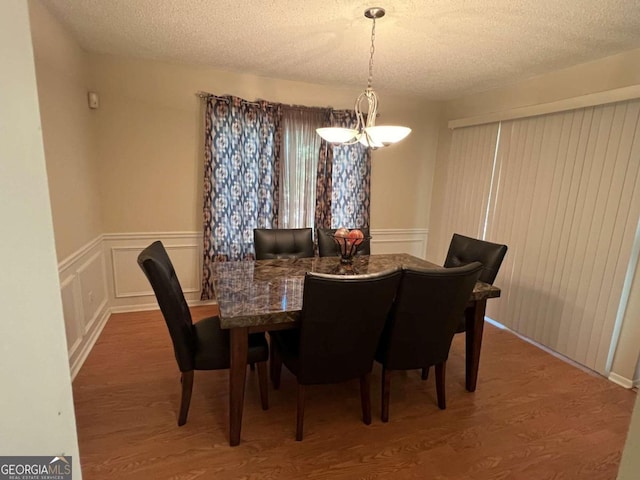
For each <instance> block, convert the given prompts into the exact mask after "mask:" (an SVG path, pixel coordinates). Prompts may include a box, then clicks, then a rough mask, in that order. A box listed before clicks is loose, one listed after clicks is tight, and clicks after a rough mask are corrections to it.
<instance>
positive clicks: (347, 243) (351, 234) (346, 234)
mask: <svg viewBox="0 0 640 480" xmlns="http://www.w3.org/2000/svg"><path fill="white" fill-rule="evenodd" d="M370 239H371V237H365V235H364V233H362V231H361V230H358V229H357V228H354V229H353V230H349V229H348V228H345V227H340V228H338V229H337V230H336V233H334V235H333V240H334V241H335V242H336V245H337V246H338V252H339V253H340V266H339V268H338V272H337V273H346V274H354V273H358V272H357V271H356V270H355V269H354V267H353V256H354V255H355V254H356V252H357V251H358V249H359V248H360V247H361V246H362V245H363V244H364V242H365V241H369V240H370Z"/></svg>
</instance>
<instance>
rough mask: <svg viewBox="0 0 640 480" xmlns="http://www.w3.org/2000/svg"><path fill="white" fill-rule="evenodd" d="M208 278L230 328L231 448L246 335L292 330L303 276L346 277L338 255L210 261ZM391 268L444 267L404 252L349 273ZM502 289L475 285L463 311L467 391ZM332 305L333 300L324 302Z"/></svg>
mask: <svg viewBox="0 0 640 480" xmlns="http://www.w3.org/2000/svg"><path fill="white" fill-rule="evenodd" d="M210 268H211V271H210V273H211V277H210V278H211V279H212V282H213V289H214V292H215V298H216V301H217V303H218V308H219V311H220V313H219V315H220V326H221V327H222V328H223V329H228V330H229V336H230V342H231V345H230V351H231V364H230V370H229V444H230V445H231V446H236V445H239V444H240V433H241V428H242V412H243V407H244V392H245V381H246V371H247V351H248V336H249V334H250V333H257V332H268V331H272V330H281V329H290V328H296V327H297V325H298V323H299V317H300V312H301V310H302V293H303V287H304V277H305V274H306V273H307V272H318V273H329V274H331V273H334V274H344V273H345V266H344V265H342V264H341V263H340V258H339V257H310V258H294V259H272V260H256V261H252V260H246V261H230V262H214V263H213V264H212V265H211V267H210ZM393 268H444V267H441V266H439V265H436V264H434V263H431V262H428V261H426V260H423V259H421V258H418V257H416V256H413V255H409V254H406V253H402V254H381V255H359V256H355V257H354V258H353V263H352V265H350V266H348V271H347V272H346V273H347V274H352V275H358V274H371V273H378V272H382V271H385V270H389V269H393ZM499 296H500V289H499V288H498V287H495V286H493V285H489V284H487V283H483V282H477V283H476V285H475V288H474V289H473V293H472V294H471V297H470V298H469V303H468V305H467V309H466V311H465V318H466V330H465V331H466V372H465V377H466V381H465V383H466V389H467V390H468V391H470V392H473V391H475V390H476V384H477V379H478V365H479V362H480V350H481V347H482V331H483V328H484V315H485V309H486V304H487V299H489V298H495V297H499ZM327 301H331V299H327Z"/></svg>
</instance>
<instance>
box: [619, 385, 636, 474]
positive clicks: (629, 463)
mask: <svg viewBox="0 0 640 480" xmlns="http://www.w3.org/2000/svg"><path fill="white" fill-rule="evenodd" d="M638 452H640V396H639V397H638V398H636V405H635V407H634V409H633V414H632V416H631V425H630V426H629V433H628V434H627V443H625V445H624V451H623V452H622V460H621V461H620V470H619V471H618V480H636V479H637V478H638V472H640V455H638Z"/></svg>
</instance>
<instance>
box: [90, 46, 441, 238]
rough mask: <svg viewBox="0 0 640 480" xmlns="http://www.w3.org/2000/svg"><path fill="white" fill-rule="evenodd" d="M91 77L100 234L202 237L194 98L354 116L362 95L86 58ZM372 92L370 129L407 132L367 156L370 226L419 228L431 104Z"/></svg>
mask: <svg viewBox="0 0 640 480" xmlns="http://www.w3.org/2000/svg"><path fill="white" fill-rule="evenodd" d="M91 71H92V75H93V84H94V85H95V88H96V89H97V91H98V92H99V94H100V100H101V106H100V109H99V110H98V111H97V112H95V113H96V116H95V118H96V128H97V130H96V133H97V151H98V159H99V165H100V167H99V168H100V188H101V196H102V218H103V220H104V231H105V232H107V233H114V232H155V231H194V230H200V229H201V228H202V227H201V224H202V213H201V209H202V172H203V168H204V167H203V153H202V151H203V146H202V145H203V140H202V111H201V101H200V99H198V98H197V97H196V95H195V93H196V92H197V91H201V90H202V91H208V92H211V93H215V94H218V95H223V94H232V95H236V96H239V97H242V98H246V99H249V100H253V99H257V98H262V99H265V100H269V101H274V102H283V103H290V104H301V105H310V106H329V105H330V106H333V107H335V108H353V102H354V100H355V98H356V96H357V95H358V93H359V91H360V89H359V88H358V87H355V88H340V87H332V86H323V85H314V84H308V83H301V82H292V81H286V80H278V79H270V78H261V77H257V76H254V75H243V74H235V73H230V72H224V71H219V70H214V69H210V68H205V67H196V66H185V65H174V64H167V63H161V62H154V61H146V60H133V59H124V58H119V57H114V56H108V55H92V56H91ZM363 86H364V85H363ZM378 93H379V96H380V113H381V117H380V119H379V122H378V123H380V124H382V123H386V122H388V123H391V122H398V123H401V124H405V125H408V126H410V127H411V128H413V133H412V134H411V135H410V136H409V137H408V138H407V139H406V140H405V141H403V142H402V143H400V144H398V145H394V146H392V147H389V148H387V149H383V150H380V151H376V152H374V154H373V172H372V207H371V223H372V227H373V228H412V227H416V228H418V227H420V228H426V226H427V224H428V212H429V207H430V205H429V201H430V195H429V193H430V186H431V182H432V170H433V166H434V164H435V149H436V144H437V134H438V128H437V127H438V120H439V110H438V104H435V103H428V102H423V103H420V102H416V100H415V98H411V97H397V96H393V95H391V94H388V93H385V92H384V91H379V92H378Z"/></svg>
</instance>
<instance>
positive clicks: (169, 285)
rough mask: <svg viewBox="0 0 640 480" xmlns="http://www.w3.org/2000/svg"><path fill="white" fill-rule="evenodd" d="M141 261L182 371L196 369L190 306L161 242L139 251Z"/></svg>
mask: <svg viewBox="0 0 640 480" xmlns="http://www.w3.org/2000/svg"><path fill="white" fill-rule="evenodd" d="M138 265H140V268H142V271H143V272H144V273H145V275H146V276H147V278H148V279H149V283H151V287H152V288H153V291H154V293H155V295H156V299H157V300H158V304H159V305H160V310H161V311H162V315H163V316H164V320H165V322H166V324H167V327H168V329H169V334H170V336H171V341H172V342H173V350H174V353H175V356H176V360H177V362H178V367H179V368H180V371H181V372H187V371H190V370H193V369H194V354H195V341H196V339H195V334H194V331H193V321H192V319H191V313H190V312H189V306H188V305H187V302H186V300H185V298H184V294H183V292H182V287H180V282H179V281H178V277H177V276H176V272H175V270H174V268H173V264H172V263H171V259H170V258H169V255H167V251H166V250H165V248H164V245H162V242H160V241H156V242H153V243H152V244H151V245H149V246H148V247H147V248H145V249H144V250H143V251H142V252H141V253H140V255H138Z"/></svg>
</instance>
